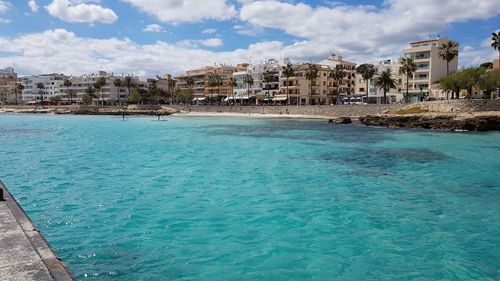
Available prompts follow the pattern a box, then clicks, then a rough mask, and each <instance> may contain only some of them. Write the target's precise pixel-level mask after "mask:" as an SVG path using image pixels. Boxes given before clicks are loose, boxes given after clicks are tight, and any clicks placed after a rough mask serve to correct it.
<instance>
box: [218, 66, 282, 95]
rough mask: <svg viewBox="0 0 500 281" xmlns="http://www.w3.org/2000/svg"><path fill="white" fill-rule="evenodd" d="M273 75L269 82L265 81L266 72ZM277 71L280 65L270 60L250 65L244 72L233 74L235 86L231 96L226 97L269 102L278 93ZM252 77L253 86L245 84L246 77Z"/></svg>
mask: <svg viewBox="0 0 500 281" xmlns="http://www.w3.org/2000/svg"><path fill="white" fill-rule="evenodd" d="M267 71H269V73H273V75H272V78H273V79H271V81H269V82H267V81H266V79H265V75H266V72H267ZM279 71H280V65H279V63H278V61H277V60H275V59H271V60H268V61H266V62H264V63H260V64H250V65H248V66H247V67H246V70H244V71H238V72H234V73H233V79H234V81H236V86H235V87H234V88H233V96H232V97H228V98H227V99H226V101H227V100H231V99H232V98H234V99H236V100H247V99H250V100H252V101H255V103H257V104H258V103H259V102H270V101H272V100H273V98H275V97H276V96H277V94H278V93H279ZM247 76H250V77H252V80H253V84H248V83H246V80H247V79H246V77H247Z"/></svg>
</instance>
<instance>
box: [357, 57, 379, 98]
mask: <svg viewBox="0 0 500 281" xmlns="http://www.w3.org/2000/svg"><path fill="white" fill-rule="evenodd" d="M356 72H357V73H359V74H361V76H362V77H363V80H365V85H366V88H365V89H366V99H367V100H368V95H369V94H370V88H369V85H368V81H370V79H372V78H373V76H374V75H375V73H376V72H377V71H376V70H375V66H374V65H373V64H369V63H364V64H361V65H360V66H358V68H356Z"/></svg>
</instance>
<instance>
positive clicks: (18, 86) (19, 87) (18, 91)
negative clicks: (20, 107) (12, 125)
mask: <svg viewBox="0 0 500 281" xmlns="http://www.w3.org/2000/svg"><path fill="white" fill-rule="evenodd" d="M23 90H24V85H23V84H21V83H17V84H16V105H17V104H19V94H22V92H23Z"/></svg>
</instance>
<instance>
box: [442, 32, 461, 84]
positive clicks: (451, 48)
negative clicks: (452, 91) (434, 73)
mask: <svg viewBox="0 0 500 281" xmlns="http://www.w3.org/2000/svg"><path fill="white" fill-rule="evenodd" d="M458 47H459V44H458V42H455V41H451V40H450V41H448V42H446V43H445V44H441V46H439V52H438V56H439V57H440V58H441V59H442V60H444V61H446V75H447V76H448V75H450V62H451V61H452V60H453V59H454V58H456V57H458Z"/></svg>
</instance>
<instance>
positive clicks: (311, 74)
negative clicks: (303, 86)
mask: <svg viewBox="0 0 500 281" xmlns="http://www.w3.org/2000/svg"><path fill="white" fill-rule="evenodd" d="M318 73H319V67H318V66H317V65H316V64H310V63H309V64H308V68H307V71H306V79H307V80H309V104H312V87H313V82H316V78H318ZM297 104H298V105H300V99H299V102H298V103H297Z"/></svg>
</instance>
